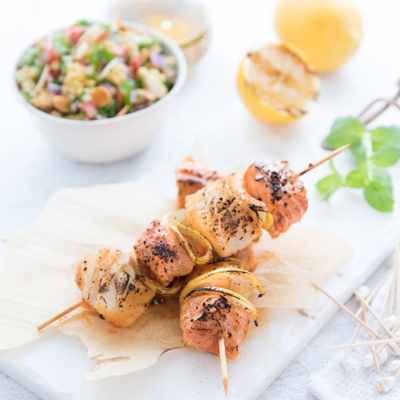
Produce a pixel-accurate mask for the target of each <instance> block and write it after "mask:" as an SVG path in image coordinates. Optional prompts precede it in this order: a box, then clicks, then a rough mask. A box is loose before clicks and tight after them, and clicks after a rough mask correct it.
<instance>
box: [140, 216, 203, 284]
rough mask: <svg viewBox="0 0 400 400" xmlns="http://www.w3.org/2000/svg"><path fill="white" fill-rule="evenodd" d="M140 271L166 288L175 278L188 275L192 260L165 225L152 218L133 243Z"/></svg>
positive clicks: (191, 267) (192, 265) (193, 263)
mask: <svg viewBox="0 0 400 400" xmlns="http://www.w3.org/2000/svg"><path fill="white" fill-rule="evenodd" d="M133 248H134V250H135V253H136V260H137V262H138V264H139V266H140V267H141V269H142V271H143V272H144V274H145V275H146V276H147V277H148V278H150V279H153V280H155V281H156V282H158V283H159V284H161V285H162V286H164V287H167V286H168V285H169V284H170V283H171V282H172V281H173V280H174V279H175V278H176V277H178V276H184V275H187V274H189V273H190V272H191V271H192V269H193V267H194V265H195V262H194V261H193V260H192V259H191V258H190V256H189V254H188V252H187V250H186V249H185V246H184V245H183V243H182V241H181V240H180V239H179V238H178V236H177V235H176V234H175V233H174V232H173V231H172V230H171V229H170V227H169V226H168V224H166V223H164V222H160V221H159V220H157V219H156V220H154V221H153V222H151V223H150V225H149V226H148V228H147V229H146V231H145V232H143V233H142V234H141V235H140V237H139V239H138V241H137V242H136V244H135V245H134V246H133Z"/></svg>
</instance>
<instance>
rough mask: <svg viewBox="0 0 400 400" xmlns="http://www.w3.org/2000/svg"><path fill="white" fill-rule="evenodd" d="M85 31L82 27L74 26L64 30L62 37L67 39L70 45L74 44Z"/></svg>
mask: <svg viewBox="0 0 400 400" xmlns="http://www.w3.org/2000/svg"><path fill="white" fill-rule="evenodd" d="M84 31H85V28H83V27H82V26H78V25H74V26H70V27H69V28H66V29H64V32H63V33H64V35H65V37H66V38H67V39H69V40H70V41H71V42H72V44H75V43H76V42H77V41H78V40H79V38H80V37H81V36H82V33H83V32H84Z"/></svg>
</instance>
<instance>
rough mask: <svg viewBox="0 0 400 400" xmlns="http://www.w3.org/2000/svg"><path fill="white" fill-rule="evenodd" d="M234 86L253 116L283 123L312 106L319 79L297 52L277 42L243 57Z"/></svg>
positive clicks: (293, 118) (304, 57)
mask: <svg viewBox="0 0 400 400" xmlns="http://www.w3.org/2000/svg"><path fill="white" fill-rule="evenodd" d="M237 87H238V90H239V94H240V97H241V98H242V101H243V103H244V105H245V106H246V107H247V109H248V110H249V111H250V112H251V113H252V114H253V115H254V116H255V117H257V118H259V119H260V120H262V121H265V122H269V123H275V124H285V123H289V122H293V121H295V120H296V119H298V118H300V117H301V116H303V115H305V114H306V113H307V112H308V111H310V110H311V109H312V108H313V107H314V105H315V103H316V101H317V99H318V95H319V91H320V87H321V80H320V78H319V76H318V75H317V72H316V71H315V68H314V67H313V66H312V65H311V64H309V63H308V60H307V58H306V56H305V55H304V54H303V53H302V52H301V51H300V50H298V49H296V48H295V47H294V46H292V45H290V44H288V43H278V44H267V45H264V46H262V47H260V48H259V49H257V50H255V51H252V52H250V53H248V54H247V55H246V57H245V58H244V59H243V61H242V63H241V65H240V68H239V73H238V76H237Z"/></svg>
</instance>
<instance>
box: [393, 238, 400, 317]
mask: <svg viewBox="0 0 400 400" xmlns="http://www.w3.org/2000/svg"><path fill="white" fill-rule="evenodd" d="M394 262H395V264H394V271H395V272H396V284H397V291H396V317H397V321H399V320H400V266H399V244H398V243H397V245H396V249H395V251H394Z"/></svg>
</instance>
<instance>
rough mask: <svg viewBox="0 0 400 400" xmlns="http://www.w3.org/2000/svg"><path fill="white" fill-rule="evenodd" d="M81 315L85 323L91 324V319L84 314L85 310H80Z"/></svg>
mask: <svg viewBox="0 0 400 400" xmlns="http://www.w3.org/2000/svg"><path fill="white" fill-rule="evenodd" d="M81 315H82V317H83V318H84V319H85V321H86V323H87V324H88V325H92V320H91V319H90V318H89V317H88V316H86V315H85V311H82V312H81Z"/></svg>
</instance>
